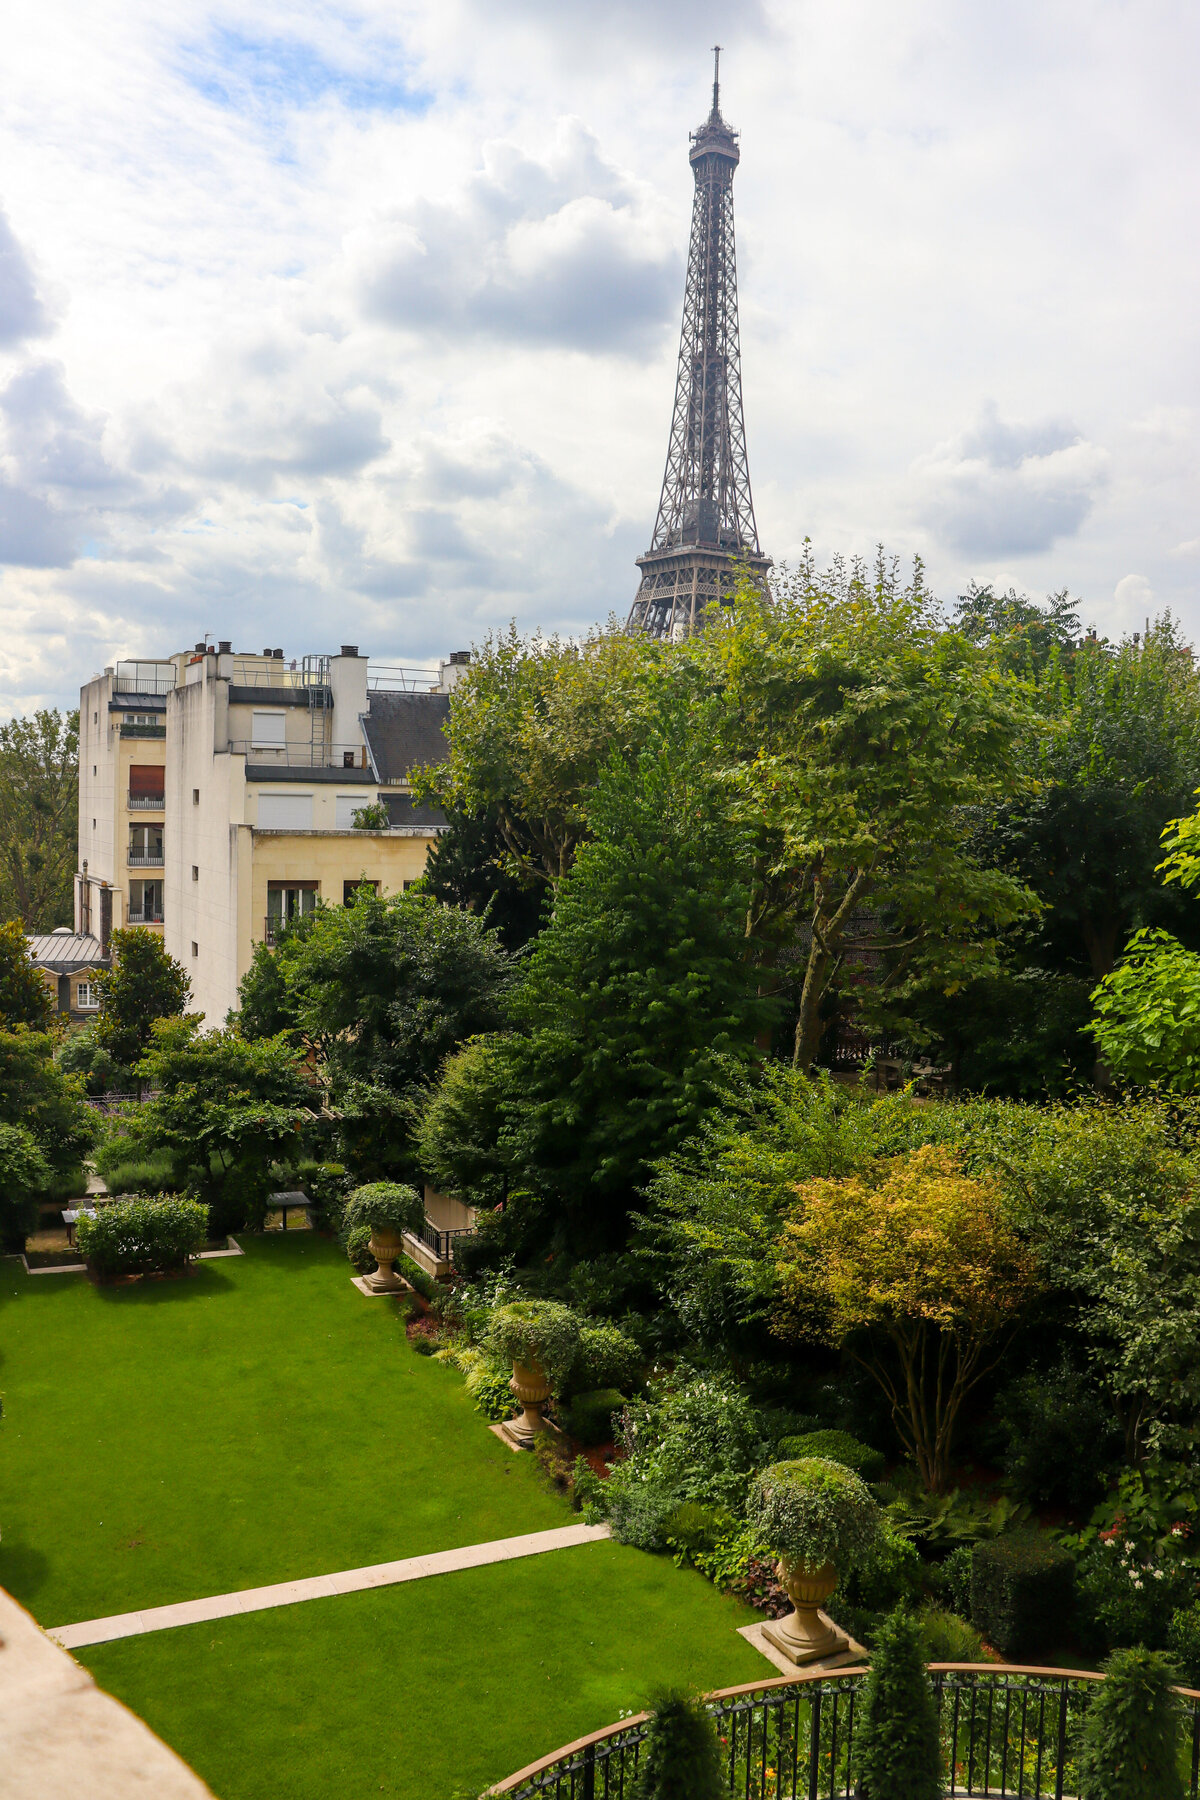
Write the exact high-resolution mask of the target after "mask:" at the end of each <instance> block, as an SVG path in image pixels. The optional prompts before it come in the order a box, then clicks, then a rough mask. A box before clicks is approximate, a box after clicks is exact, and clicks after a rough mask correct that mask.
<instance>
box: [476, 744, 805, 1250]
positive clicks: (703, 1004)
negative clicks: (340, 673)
mask: <svg viewBox="0 0 1200 1800" xmlns="http://www.w3.org/2000/svg"><path fill="white" fill-rule="evenodd" d="M686 743H687V738H686V735H685V732H684V730H683V728H682V726H681V722H680V721H679V720H678V719H676V720H675V721H668V729H667V731H666V732H664V735H663V737H662V738H661V739H660V740H659V742H658V743H656V744H655V745H654V746H653V747H652V749H650V750H647V751H646V752H644V753H643V754H642V756H641V757H640V758H639V760H638V763H637V766H636V769H631V768H630V767H628V766H627V765H625V764H624V763H622V762H620V761H618V760H616V759H615V758H614V759H613V761H611V762H610V763H609V765H608V767H607V768H606V769H605V770H604V772H603V773H602V775H601V776H600V778H599V780H598V782H597V784H596V791H595V793H594V795H593V797H592V802H591V825H592V830H593V833H594V836H593V838H592V839H591V840H590V841H589V842H588V843H586V844H585V845H583V846H582V848H581V849H580V850H579V851H578V852H577V854H576V858H575V862H574V865H573V867H572V869H571V871H570V873H569V874H568V875H567V876H565V877H564V878H563V879H562V880H561V881H560V882H559V884H558V888H557V891H556V894H555V903H554V913H553V916H552V918H551V920H550V923H549V925H548V926H547V928H546V930H545V931H544V932H543V933H542V935H541V936H540V937H539V938H538V940H537V942H536V944H535V945H534V947H533V951H532V954H531V955H530V957H529V961H528V966H527V973H526V977H525V980H524V982H523V983H522V985H521V987H520V989H519V990H518V991H517V993H516V995H515V996H514V999H513V1002H512V1005H511V1008H510V1013H511V1016H512V1019H513V1021H514V1023H515V1024H516V1025H517V1026H518V1028H519V1030H518V1035H517V1036H516V1037H515V1039H514V1041H513V1045H512V1051H511V1054H512V1059H513V1060H512V1067H513V1068H514V1070H515V1071H516V1082H515V1086H516V1091H517V1094H518V1096H519V1098H518V1100H517V1104H516V1106H515V1108H514V1109H513V1112H512V1114H511V1115H510V1117H509V1118H508V1120H507V1121H506V1124H505V1128H504V1133H503V1138H504V1141H505V1142H506V1143H507V1145H508V1146H509V1148H510V1149H511V1150H512V1152H513V1154H514V1156H515V1158H516V1161H517V1163H518V1166H520V1167H522V1168H523V1169H524V1170H525V1171H526V1173H527V1175H528V1176H529V1178H530V1185H531V1186H534V1187H538V1186H539V1185H541V1186H542V1187H543V1189H544V1190H545V1191H547V1192H550V1193H553V1194H555V1195H556V1196H558V1198H559V1200H560V1202H561V1206H562V1213H563V1223H564V1226H565V1229H566V1232H567V1236H568V1238H569V1239H570V1241H571V1242H572V1245H573V1247H575V1248H577V1249H578V1248H580V1247H583V1246H587V1247H589V1248H592V1249H595V1248H598V1247H604V1246H606V1245H607V1246H611V1245H612V1244H613V1243H618V1242H620V1241H621V1240H622V1239H623V1237H624V1232H625V1225H626V1216H627V1210H628V1207H629V1204H630V1201H631V1199H632V1196H633V1191H634V1189H635V1188H636V1187H637V1186H639V1185H640V1183H641V1182H643V1181H644V1180H645V1178H646V1175H647V1172H648V1169H649V1165H650V1162H651V1161H652V1160H653V1159H654V1158H655V1157H657V1156H661V1155H663V1154H664V1153H665V1152H667V1151H668V1150H670V1149H671V1148H673V1147H674V1146H675V1145H677V1144H679V1143H680V1142H681V1141H682V1140H683V1139H684V1138H685V1137H687V1136H688V1135H690V1134H691V1133H692V1132H693V1131H694V1130H695V1128H696V1125H697V1123H698V1121H699V1119H700V1118H701V1116H702V1115H703V1113H704V1111H705V1109H706V1108H707V1106H708V1105H710V1104H711V1101H712V1099H713V1097H714V1094H715V1092H716V1090H717V1087H718V1085H719V1082H720V1071H721V1068H722V1059H723V1058H729V1059H732V1061H733V1062H735V1063H736V1062H743V1063H744V1062H748V1061H750V1060H753V1059H754V1058H755V1056H756V1036H757V1034H758V1032H759V1030H760V1027H761V1026H762V1025H763V1024H764V1023H766V1022H767V1021H768V1019H769V1008H768V1006H767V1004H766V1003H765V1002H764V1001H762V1000H761V999H760V998H759V997H758V995H757V992H756V974H755V970H754V968H753V965H752V964H751V963H750V961H749V960H748V958H747V956H746V947H745V941H744V930H745V916H746V902H747V890H746V884H745V881H744V879H743V875H742V866H743V863H744V860H745V833H744V831H743V830H742V829H741V827H740V826H738V825H737V824H736V822H734V823H731V822H730V820H729V819H728V817H727V816H726V813H725V810H724V809H723V808H722V806H721V805H720V804H719V795H718V794H717V793H716V792H715V791H714V789H713V785H712V783H711V782H710V781H708V779H707V778H705V777H703V776H698V775H697V773H696V771H695V770H694V768H693V767H692V766H691V764H690V762H689V759H688V757H687V756H686V754H684V750H685V746H686ZM505 1055H506V1057H507V1055H508V1052H507V1051H506V1052H505Z"/></svg>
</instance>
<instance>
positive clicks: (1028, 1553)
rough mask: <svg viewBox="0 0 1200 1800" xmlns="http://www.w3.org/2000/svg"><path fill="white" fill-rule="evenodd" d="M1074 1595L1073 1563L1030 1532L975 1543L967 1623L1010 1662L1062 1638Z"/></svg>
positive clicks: (1057, 1549) (1035, 1652)
mask: <svg viewBox="0 0 1200 1800" xmlns="http://www.w3.org/2000/svg"><path fill="white" fill-rule="evenodd" d="M1074 1601H1075V1564H1074V1562H1073V1561H1072V1559H1071V1557H1070V1556H1069V1555H1068V1554H1067V1552H1066V1551H1065V1550H1063V1549H1060V1547H1059V1546H1058V1545H1057V1544H1055V1543H1052V1542H1051V1540H1050V1539H1049V1538H1046V1537H1042V1536H1040V1535H1039V1534H1037V1533H1035V1532H1010V1533H1009V1535H1008V1536H1006V1537H998V1538H993V1539H992V1540H991V1541H990V1542H986V1543H981V1544H976V1546H975V1549H974V1552H973V1554H972V1557H971V1623H972V1625H974V1626H975V1627H976V1629H977V1630H979V1631H982V1633H983V1635H984V1637H985V1638H987V1640H988V1642H989V1643H991V1644H994V1645H995V1646H996V1649H997V1650H999V1652H1000V1654H1001V1655H1002V1656H1004V1657H1006V1658H1007V1659H1008V1660H1009V1661H1010V1662H1011V1661H1012V1660H1013V1659H1014V1658H1018V1659H1019V1658H1020V1657H1022V1656H1033V1655H1037V1654H1038V1652H1039V1651H1041V1650H1044V1649H1047V1648H1049V1647H1050V1646H1052V1645H1053V1644H1055V1643H1061V1641H1062V1637H1063V1633H1064V1630H1065V1629H1066V1627H1067V1625H1068V1623H1069V1621H1070V1617H1071V1613H1072V1610H1073V1607H1074Z"/></svg>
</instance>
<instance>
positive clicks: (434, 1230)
mask: <svg viewBox="0 0 1200 1800" xmlns="http://www.w3.org/2000/svg"><path fill="white" fill-rule="evenodd" d="M474 1229H475V1227H474V1226H473V1225H456V1226H452V1227H451V1228H450V1229H449V1230H448V1231H440V1230H439V1229H438V1227H437V1226H436V1225H435V1224H434V1223H433V1221H432V1219H430V1218H429V1217H428V1216H426V1217H425V1218H424V1219H422V1221H421V1223H420V1225H419V1226H418V1227H417V1229H416V1231H409V1230H408V1229H407V1228H406V1229H405V1232H404V1241H405V1244H406V1246H407V1248H408V1254H409V1255H410V1256H411V1257H412V1259H413V1261H414V1262H415V1263H416V1264H417V1267H418V1268H421V1269H424V1271H425V1273H426V1274H427V1275H432V1276H433V1278H434V1280H435V1281H437V1280H439V1279H440V1277H441V1276H443V1275H449V1274H450V1272H451V1270H452V1269H453V1267H454V1245H455V1242H456V1240H457V1239H458V1238H460V1237H466V1236H467V1235H468V1234H469V1233H470V1232H473V1231H474Z"/></svg>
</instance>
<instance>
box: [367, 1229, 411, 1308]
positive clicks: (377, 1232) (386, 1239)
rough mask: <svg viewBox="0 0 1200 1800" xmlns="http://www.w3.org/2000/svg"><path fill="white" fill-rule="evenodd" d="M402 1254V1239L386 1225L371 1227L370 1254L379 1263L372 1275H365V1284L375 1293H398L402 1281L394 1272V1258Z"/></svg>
mask: <svg viewBox="0 0 1200 1800" xmlns="http://www.w3.org/2000/svg"><path fill="white" fill-rule="evenodd" d="M403 1254H404V1239H403V1237H402V1236H401V1234H400V1233H399V1232H398V1231H393V1230H392V1229H391V1227H390V1226H387V1225H374V1226H372V1228H371V1255H372V1256H373V1257H374V1258H375V1261H376V1262H377V1263H378V1264H379V1267H378V1268H377V1269H376V1271H375V1273H374V1274H373V1275H368V1276H366V1278H365V1279H366V1283H367V1286H368V1287H369V1288H370V1289H371V1291H372V1293H375V1294H398V1293H400V1292H401V1291H402V1289H403V1287H404V1285H405V1284H404V1282H402V1281H401V1279H400V1277H399V1276H398V1275H397V1273H396V1268H395V1264H396V1259H397V1257H399V1256H403Z"/></svg>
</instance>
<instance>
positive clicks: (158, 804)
mask: <svg viewBox="0 0 1200 1800" xmlns="http://www.w3.org/2000/svg"><path fill="white" fill-rule="evenodd" d="M126 805H127V806H128V808H129V810H130V812H162V811H163V810H164V809H165V807H166V795H165V794H130V795H129V796H128V798H127V800H126Z"/></svg>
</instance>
